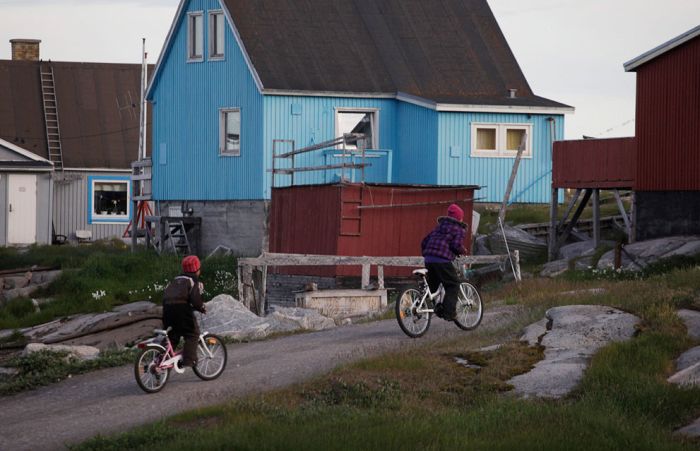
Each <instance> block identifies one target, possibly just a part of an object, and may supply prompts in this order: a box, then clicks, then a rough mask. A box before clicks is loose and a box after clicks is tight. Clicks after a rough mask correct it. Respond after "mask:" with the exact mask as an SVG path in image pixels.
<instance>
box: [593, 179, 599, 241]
mask: <svg viewBox="0 0 700 451" xmlns="http://www.w3.org/2000/svg"><path fill="white" fill-rule="evenodd" d="M598 246H600V190H599V189H598V188H595V189H594V190H593V247H595V248H598Z"/></svg>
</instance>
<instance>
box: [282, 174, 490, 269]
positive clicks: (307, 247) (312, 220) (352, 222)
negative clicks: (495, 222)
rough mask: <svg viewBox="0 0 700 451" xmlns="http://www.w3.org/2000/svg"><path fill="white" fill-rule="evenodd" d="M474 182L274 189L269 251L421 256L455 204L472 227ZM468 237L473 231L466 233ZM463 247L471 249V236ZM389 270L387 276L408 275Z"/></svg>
mask: <svg viewBox="0 0 700 451" xmlns="http://www.w3.org/2000/svg"><path fill="white" fill-rule="evenodd" d="M475 189H478V187H477V186H425V185H385V184H369V183H364V184H361V183H337V184H328V185H300V186H290V187H284V188H273V190H272V202H271V207H270V208H271V211H270V215H269V218H270V223H269V228H270V230H269V232H270V233H269V236H270V243H269V248H270V252H281V253H295V254H321V255H351V256H419V255H420V242H421V240H422V239H423V237H424V236H425V235H426V234H427V233H428V232H429V231H430V230H431V229H432V228H433V227H434V226H435V224H436V218H437V217H438V216H443V215H445V212H446V210H447V207H448V206H449V205H450V204H451V203H456V204H458V205H459V206H460V207H462V209H463V210H464V220H465V222H466V223H467V225H468V226H469V230H470V231H471V220H472V211H473V198H474V190H475ZM469 236H471V235H469ZM467 241H468V242H466V243H465V246H467V248H468V249H469V248H470V247H471V240H467ZM410 271H411V270H410V269H407V268H387V269H386V272H385V274H386V275H387V276H399V275H408V274H410ZM283 272H284V273H287V274H292V273H294V274H310V275H318V276H337V275H342V276H346V275H347V276H357V275H359V267H357V268H354V267H348V266H338V267H335V268H318V267H316V268H313V270H312V271H309V268H303V267H294V268H285V271H283Z"/></svg>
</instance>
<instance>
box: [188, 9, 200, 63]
mask: <svg viewBox="0 0 700 451" xmlns="http://www.w3.org/2000/svg"><path fill="white" fill-rule="evenodd" d="M203 22H204V14H203V13H202V11H196V12H192V13H188V14H187V60H188V61H202V60H203V59H204V28H203Z"/></svg>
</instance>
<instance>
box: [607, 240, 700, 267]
mask: <svg viewBox="0 0 700 451" xmlns="http://www.w3.org/2000/svg"><path fill="white" fill-rule="evenodd" d="M698 254H700V237H697V236H673V237H668V238H657V239H654V240H648V241H639V242H637V243H632V244H628V245H626V246H625V247H624V252H622V265H621V268H622V269H623V270H624V271H640V270H642V269H644V268H645V267H646V266H648V265H649V264H651V263H654V262H657V261H659V260H663V259H667V258H671V257H675V256H688V257H690V256H694V255H698ZM614 259H615V252H614V251H609V252H607V253H605V254H604V255H603V256H602V257H600V260H598V269H608V268H612V267H613V266H614Z"/></svg>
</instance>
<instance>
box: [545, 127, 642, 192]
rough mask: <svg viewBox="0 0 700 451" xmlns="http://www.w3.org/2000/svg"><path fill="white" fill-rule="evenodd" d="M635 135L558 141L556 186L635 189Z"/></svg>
mask: <svg viewBox="0 0 700 451" xmlns="http://www.w3.org/2000/svg"><path fill="white" fill-rule="evenodd" d="M635 146H636V143H635V138H612V139H582V140H572V141H557V142H555V143H554V153H553V155H552V186H554V187H556V188H632V187H633V185H634V177H635V158H636V156H635V152H636V150H635Z"/></svg>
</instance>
